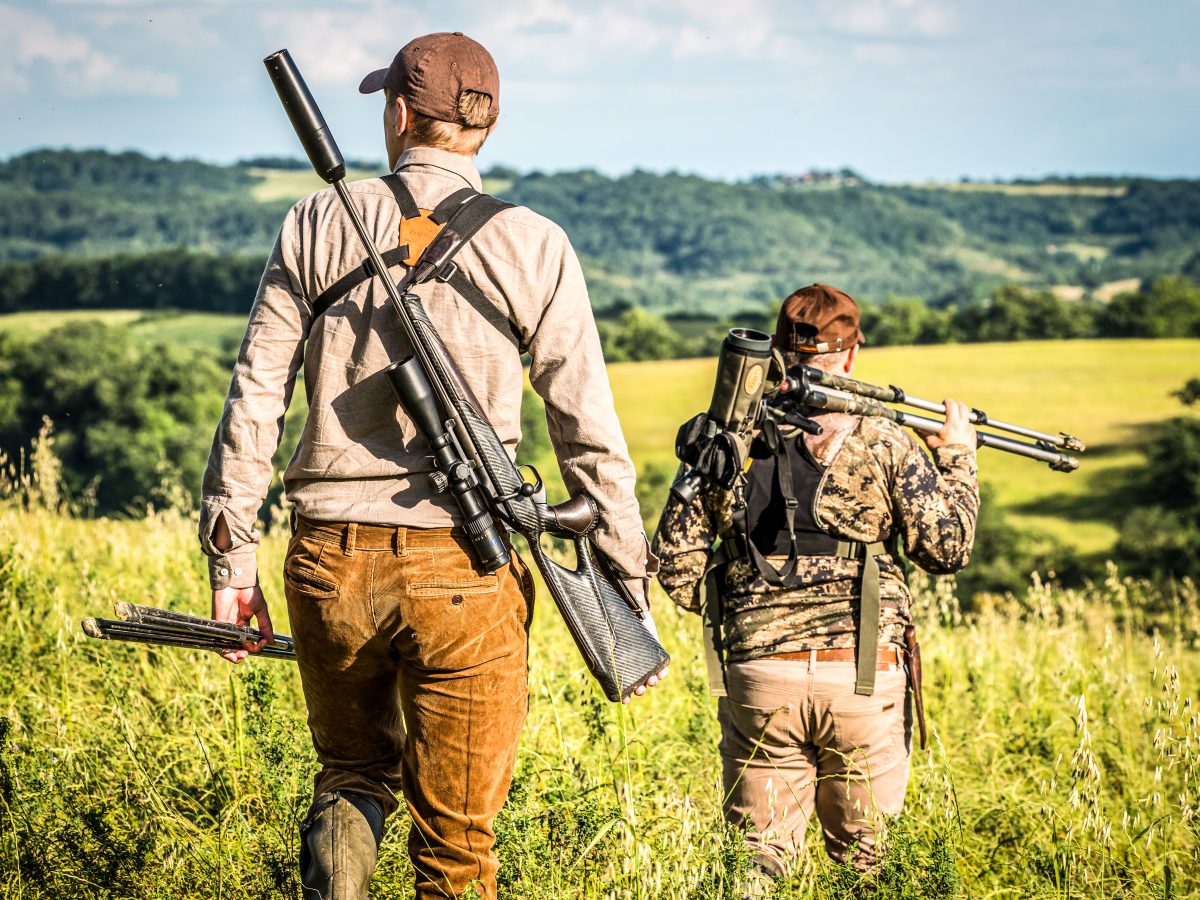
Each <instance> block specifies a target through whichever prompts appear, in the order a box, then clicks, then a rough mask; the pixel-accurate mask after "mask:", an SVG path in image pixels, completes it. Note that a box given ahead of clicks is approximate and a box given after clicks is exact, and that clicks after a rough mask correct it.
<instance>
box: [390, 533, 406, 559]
mask: <svg viewBox="0 0 1200 900" xmlns="http://www.w3.org/2000/svg"><path fill="white" fill-rule="evenodd" d="M392 550H393V551H394V552H395V554H396V555H397V556H408V529H407V528H405V527H404V526H403V525H401V526H399V527H397V528H396V530H395V531H394V532H393V533H392Z"/></svg>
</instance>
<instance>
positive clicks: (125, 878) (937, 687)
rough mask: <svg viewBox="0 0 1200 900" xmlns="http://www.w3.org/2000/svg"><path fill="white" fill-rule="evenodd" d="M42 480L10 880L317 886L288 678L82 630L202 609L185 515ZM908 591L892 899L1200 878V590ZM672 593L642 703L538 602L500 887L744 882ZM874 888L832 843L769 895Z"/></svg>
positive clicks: (1121, 890) (1108, 887) (397, 849)
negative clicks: (920, 675) (910, 604)
mask: <svg viewBox="0 0 1200 900" xmlns="http://www.w3.org/2000/svg"><path fill="white" fill-rule="evenodd" d="M38 470H39V471H40V472H41V473H42V475H41V477H40V478H36V477H32V476H28V477H26V478H24V479H23V480H20V479H18V482H17V483H15V484H14V483H12V481H11V479H9V480H8V486H7V488H6V490H7V491H8V496H6V497H0V896H4V897H6V898H21V900H34V898H38V900H40V898H76V897H79V898H83V897H87V898H93V897H112V898H117V897H120V898H167V897H171V898H178V897H187V898H192V897H195V898H241V897H245V898H260V897H295V896H297V893H298V886H297V883H296V879H295V875H294V862H293V860H294V853H295V847H296V844H297V827H298V822H299V819H300V817H301V816H302V815H303V812H304V810H305V808H306V807H307V804H308V800H309V790H310V780H309V779H310V775H311V773H312V771H313V768H314V761H313V758H312V753H311V750H310V748H309V745H308V741H307V732H306V728H305V725H304V713H303V703H302V700H301V697H300V691H299V684H298V679H297V675H296V672H295V669H294V668H293V667H291V666H290V664H286V663H280V662H271V661H265V660H251V661H250V662H248V663H246V664H243V665H241V666H238V667H233V666H230V665H228V664H227V663H225V662H223V661H221V660H220V659H218V658H217V657H215V656H213V655H206V654H201V653H193V652H186V651H176V650H171V649H154V648H146V647H138V646H125V645H116V644H110V643H101V642H93V641H89V640H87V639H86V638H84V636H83V635H82V633H81V632H80V630H79V624H78V623H79V620H80V619H81V618H82V617H84V616H86V615H100V616H103V615H106V614H107V613H108V611H109V610H110V609H111V606H112V603H113V602H114V601H115V600H118V599H128V600H134V601H137V602H141V603H147V604H151V605H156V606H164V607H173V608H178V609H185V610H190V611H194V612H203V611H205V610H206V609H207V605H208V595H207V591H206V586H205V579H204V573H203V566H202V560H201V557H200V555H199V553H198V550H197V547H196V541H195V537H194V524H193V521H192V519H191V517H190V515H181V514H178V513H174V512H170V511H166V512H154V513H152V514H151V515H150V516H149V517H148V518H147V519H146V520H144V521H113V520H105V519H98V520H86V519H77V518H72V517H71V516H69V515H67V514H65V513H64V512H63V511H62V510H61V509H59V508H57V506H58V500H57V499H56V494H55V491H54V489H53V485H52V483H51V481H52V478H53V466H52V465H46V464H44V461H43V464H42V465H40V467H39V468H38ZM285 543H286V535H285V534H283V533H281V532H280V531H279V530H275V531H272V532H270V533H268V535H267V536H266V540H265V542H264V545H263V549H262V555H261V562H262V565H263V568H262V572H263V579H264V589H265V591H266V593H267V596H268V598H269V599H270V600H271V602H272V603H273V615H274V617H275V620H276V625H277V627H278V628H280V629H281V630H287V627H288V626H287V621H286V607H285V605H284V603H283V602H282V585H281V582H280V568H281V561H282V555H283V552H284V549H285ZM916 587H917V590H916V596H917V604H918V605H917V617H918V619H919V621H920V622H921V628H922V641H923V645H924V653H925V660H926V681H927V694H926V702H927V706H928V708H929V710H930V718H931V726H932V741H931V746H930V748H929V749H928V750H926V751H920V750H915V751H914V755H913V760H912V777H911V782H910V791H909V797H908V803H907V808H906V813H905V815H904V817H903V818H902V819H901V820H900V821H899V822H898V823H897V825H896V827H895V828H894V829H893V832H892V840H891V848H890V851H889V854H888V856H887V859H886V862H885V864H884V866H883V869H882V870H881V871H880V873H879V874H878V876H877V879H876V882H875V885H874V886H873V887H872V888H871V889H870V890H871V891H873V895H874V896H880V897H906V898H910V897H911V898H917V897H957V896H972V897H1060V898H1067V897H1109V896H1129V897H1145V898H1151V897H1154V898H1160V897H1183V896H1189V895H1194V894H1195V893H1196V892H1197V891H1200V869H1198V868H1197V866H1196V863H1195V858H1196V851H1197V846H1198V845H1197V840H1198V838H1200V831H1198V828H1197V819H1196V814H1197V809H1198V806H1197V803H1198V797H1200V777H1198V776H1200V722H1198V718H1197V710H1196V707H1195V700H1194V694H1195V689H1196V684H1197V678H1198V677H1200V650H1198V646H1197V641H1198V639H1200V596H1198V592H1197V589H1196V586H1195V585H1193V584H1191V583H1188V582H1184V583H1181V584H1178V585H1175V586H1173V587H1171V588H1168V589H1166V590H1163V591H1158V590H1153V589H1151V588H1150V587H1148V586H1147V585H1145V584H1141V583H1135V582H1131V581H1129V580H1126V579H1122V578H1121V577H1120V576H1119V574H1118V573H1116V572H1115V571H1111V570H1110V572H1109V574H1108V577H1107V578H1105V579H1104V580H1103V581H1100V582H1097V583H1095V584H1089V585H1088V586H1087V587H1085V588H1084V589H1081V590H1061V589H1058V588H1056V587H1053V586H1050V585H1046V584H1043V583H1042V582H1041V581H1040V580H1038V579H1036V578H1035V579H1034V580H1032V581H1031V583H1030V587H1029V589H1028V591H1026V592H1025V593H1024V594H1023V596H1021V597H1014V598H1007V599H1002V600H996V601H994V602H992V603H991V604H983V605H982V606H981V608H980V609H979V610H978V611H977V612H975V613H973V614H972V616H971V617H970V618H965V619H964V618H963V617H962V615H961V614H960V613H959V611H958V606H957V604H956V602H955V599H954V595H953V582H952V581H951V580H942V581H937V582H934V581H927V580H921V581H919V582H918V583H917V586H916ZM654 601H655V608H656V611H657V618H658V622H659V627H660V631H661V633H662V636H663V640H664V643H665V644H666V646H667V648H668V650H669V651H670V652H671V654H672V656H673V658H674V662H673V664H672V669H671V675H670V677H669V678H668V679H667V681H666V682H665V683H664V684H663V685H662V686H660V687H657V688H654V689H653V690H652V691H651V692H650V695H649V696H647V697H643V698H640V699H638V700H636V701H635V702H634V703H633V704H631V705H630V706H629V707H621V706H619V705H612V704H609V703H607V702H606V701H604V700H603V699H602V697H601V696H600V694H599V693H598V691H597V690H596V689H595V687H594V685H593V684H592V683H591V681H590V679H589V676H588V675H587V673H586V671H585V669H584V667H583V664H582V662H581V661H580V659H579V657H578V654H577V653H576V651H575V649H574V648H573V646H572V644H571V641H570V638H569V636H568V635H567V632H566V630H565V628H564V626H563V625H562V623H561V622H560V621H559V620H558V618H557V616H556V614H555V613H554V611H553V610H552V608H551V604H550V603H548V602H547V601H546V600H545V598H544V597H543V598H541V599H540V604H539V607H538V609H537V612H536V616H535V621H534V625H533V629H532V647H531V653H530V675H531V678H530V685H531V688H530V693H531V697H530V712H529V717H528V720H527V723H526V726H525V729H524V733H523V738H522V744H521V750H520V753H519V756H518V765H517V774H516V778H515V783H514V787H513V792H512V794H511V796H510V798H509V802H508V804H507V805H506V807H505V810H504V812H503V813H502V815H501V817H500V819H499V822H498V825H497V829H498V832H499V835H500V843H499V853H500V856H501V859H502V861H503V867H502V869H501V890H502V896H505V897H512V898H518V897H519V898H534V900H542V898H545V900H549V898H561V897H585V898H714V900H715V898H735V897H739V896H741V893H740V891H741V882H742V878H743V875H744V871H745V864H746V860H745V854H744V852H743V851H742V850H741V846H740V842H739V841H738V840H737V836H736V835H734V834H731V833H730V832H729V831H728V830H727V829H726V828H725V827H724V825H723V824H722V822H721V817H720V811H719V809H720V798H721V792H720V787H719V766H718V762H717V754H716V738H717V726H716V721H715V713H714V703H713V700H712V698H711V697H709V696H708V693H707V688H706V684H705V681H704V667H703V662H702V659H701V653H700V643H699V638H698V633H699V627H698V622H697V621H696V620H695V619H694V618H693V617H690V616H686V615H683V614H679V613H677V612H675V610H674V609H673V608H672V607H671V606H670V604H669V602H668V601H667V600H666V599H665V598H664V597H663V596H662V595H661V594H659V593H658V592H657V591H656V593H655V596H654ZM406 831H407V822H406V820H405V817H404V815H403V814H401V815H398V816H397V817H395V818H394V819H393V820H392V821H391V822H390V824H389V827H388V833H387V836H386V838H385V842H384V845H383V851H382V856H381V860H380V866H379V871H378V874H377V876H376V880H375V885H374V887H373V889H372V896H373V897H376V898H401V897H407V896H411V891H409V889H408V888H407V885H408V883H409V881H410V873H409V870H408V862H407V859H406V856H405V853H404V835H405V833H406ZM811 837H812V840H811V845H812V846H814V847H819V846H820V840H819V837H818V836H816V835H815V834H814V835H812V836H811ZM867 889H868V886H866V885H864V884H863V883H862V882H861V881H860V879H859V877H858V876H856V875H854V874H853V873H851V872H848V871H844V870H840V869H838V868H837V867H835V866H833V865H832V864H831V863H829V862H828V861H827V860H826V859H825V858H824V857H823V856H822V855H821V854H820V853H819V852H814V853H812V854H810V855H808V856H806V857H805V858H804V859H803V860H802V862H801V863H800V864H799V865H798V867H797V869H796V871H795V873H794V874H793V875H792V876H791V877H790V878H788V879H786V880H783V881H781V882H780V883H778V884H777V885H775V887H774V896H776V897H784V898H801V897H838V898H842V897H846V898H849V897H858V896H864V895H866V894H867V892H868V891H867Z"/></svg>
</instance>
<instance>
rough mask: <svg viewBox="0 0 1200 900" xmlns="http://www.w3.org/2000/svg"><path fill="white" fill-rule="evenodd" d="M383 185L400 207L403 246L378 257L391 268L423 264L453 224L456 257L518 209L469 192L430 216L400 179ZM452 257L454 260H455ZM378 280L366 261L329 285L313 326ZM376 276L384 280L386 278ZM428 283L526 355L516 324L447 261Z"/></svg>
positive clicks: (320, 298)
mask: <svg viewBox="0 0 1200 900" xmlns="http://www.w3.org/2000/svg"><path fill="white" fill-rule="evenodd" d="M380 181H382V182H383V183H384V184H385V185H387V187H388V189H389V190H391V192H392V195H393V196H394V197H395V198H396V205H397V206H399V207H400V235H399V246H397V247H394V248H393V249H391V250H387V251H385V252H383V253H381V254H380V256H381V257H382V258H383V262H384V264H385V265H387V266H388V267H391V266H398V265H404V266H413V265H415V264H416V263H417V261H418V260H419V259H420V258H421V254H422V253H424V252H425V248H426V247H428V246H429V245H430V244H431V243H432V242H433V240H434V238H436V237H437V236H438V234H439V233H440V232H441V230H442V228H444V227H445V226H447V225H449V224H451V223H453V224H454V230H455V231H456V232H457V233H458V234H460V235H461V236H462V243H461V244H459V246H458V248H457V249H456V250H455V253H457V252H458V250H461V249H462V248H463V246H465V245H466V243H467V242H468V241H469V240H470V239H471V238H472V237H473V236H474V235H475V233H476V232H477V231H479V229H480V228H482V227H483V226H484V225H485V224H486V223H487V222H488V221H489V220H490V219H491V218H492V217H493V216H495V215H496V214H497V213H499V212H502V211H504V210H506V209H512V208H514V206H515V204H512V203H507V202H505V201H504V200H498V199H497V198H495V197H492V196H490V195H489V194H483V193H480V192H479V191H477V190H475V189H474V188H473V187H469V186H468V187H464V188H460V189H458V190H457V191H455V192H454V193H452V194H450V195H449V196H448V197H446V198H445V199H444V200H442V201H441V202H440V203H438V205H437V206H436V207H434V208H433V209H432V210H428V209H421V208H420V207H418V206H417V202H416V200H415V199H413V195H412V192H411V191H410V190H409V189H408V188H407V187H406V186H405V184H404V182H403V181H402V180H401V179H400V176H399V175H397V174H395V173H393V174H391V175H385V176H383V177H382V178H381V179H380ZM453 255H454V254H451V257H453ZM376 274H377V273H376V272H375V267H374V266H373V265H372V264H371V260H370V258H369V257H368V258H367V259H364V260H363V261H362V262H361V263H360V264H359V265H357V266H355V267H354V268H352V269H351V270H350V271H349V272H347V273H346V274H345V275H343V276H342V277H341V278H339V279H338V280H337V281H335V282H334V283H333V284H331V285H329V287H327V288H325V290H323V291H321V293H320V294H318V295H317V299H316V300H314V301H313V315H312V318H313V321H314V322H315V321H316V319H317V317H318V316H320V315H322V314H323V313H325V312H326V311H327V310H328V309H329V308H330V307H331V306H333V304H335V303H336V302H337V301H338V300H340V299H341V298H342V297H344V296H346V294H348V293H350V291H352V290H354V289H355V288H356V287H358V286H359V285H360V284H362V283H363V282H364V281H367V280H369V279H371V278H374V277H375V275H376ZM378 274H383V275H385V276H386V273H378ZM430 278H433V279H434V280H436V281H440V282H443V283H445V284H448V285H450V287H452V288H454V290H455V291H456V292H457V293H458V294H459V296H461V297H462V298H463V299H464V300H466V301H467V303H469V304H470V305H471V306H472V307H473V308H474V309H475V311H476V312H478V313H479V314H480V315H481V316H483V318H484V319H485V320H486V321H487V322H488V324H490V325H491V326H492V327H494V328H495V329H496V330H497V331H499V332H500V333H501V334H502V335H504V337H505V338H507V339H508V340H509V341H510V342H511V343H512V345H513V346H514V347H516V348H517V351H518V352H520V353H524V352H525V351H526V349H527V348H526V346H525V341H524V338H523V337H522V336H521V332H520V330H519V329H518V328H517V326H516V325H515V324H514V323H513V321H512V319H510V318H509V317H508V316H506V315H504V313H502V312H501V311H500V310H499V309H497V307H496V304H495V303H493V302H492V301H491V300H489V299H488V298H487V295H486V294H484V293H483V291H481V290H480V289H479V287H478V286H477V285H476V284H475V283H474V282H473V281H471V279H470V278H468V277H467V276H466V273H464V272H463V271H462V269H460V268H459V267H458V265H457V264H455V263H454V262H453V261H452V260H451V259H449V258H448V259H447V260H446V261H445V262H444V263H443V264H442V267H441V268H440V269H438V270H437V271H436V272H434V273H433V274H432V275H431V276H430ZM426 280H428V279H426ZM309 327H310V328H311V327H312V326H311V325H310V326H309Z"/></svg>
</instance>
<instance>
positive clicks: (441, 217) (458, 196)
mask: <svg viewBox="0 0 1200 900" xmlns="http://www.w3.org/2000/svg"><path fill="white" fill-rule="evenodd" d="M478 196H480V194H479V191H477V190H475V188H473V187H465V188H459V189H458V190H457V191H455V192H454V193H453V194H451V195H450V196H449V197H447V198H446V199H445V200H443V201H442V202H441V203H439V204H438V205H437V206H435V207H434V208H433V212H431V213H430V214H429V218H430V220H431V221H433V222H436V223H437V224H438V225H445V224H446V223H447V222H449V221H450V220H451V219H452V218H453V217H454V214H455V213H456V212H458V208H459V207H460V206H462V205H463V203H465V202H466V201H467V200H469V199H471V198H472V197H478ZM510 205H511V204H510Z"/></svg>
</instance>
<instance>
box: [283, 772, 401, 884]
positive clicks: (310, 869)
mask: <svg viewBox="0 0 1200 900" xmlns="http://www.w3.org/2000/svg"><path fill="white" fill-rule="evenodd" d="M382 837H383V810H381V809H380V808H379V806H378V804H376V803H375V801H374V800H371V799H369V798H367V797H364V796H362V795H361V794H352V793H350V792H349V791H334V792H333V793H331V794H321V795H320V796H319V797H317V799H316V800H314V801H313V805H312V806H311V807H309V810H308V816H307V818H305V820H304V824H303V825H301V826H300V883H301V888H302V893H303V896H304V900H366V896H367V885H369V884H370V883H371V874H372V873H373V872H374V871H375V857H376V856H377V855H378V853H379V841H380V839H381V838H382Z"/></svg>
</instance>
